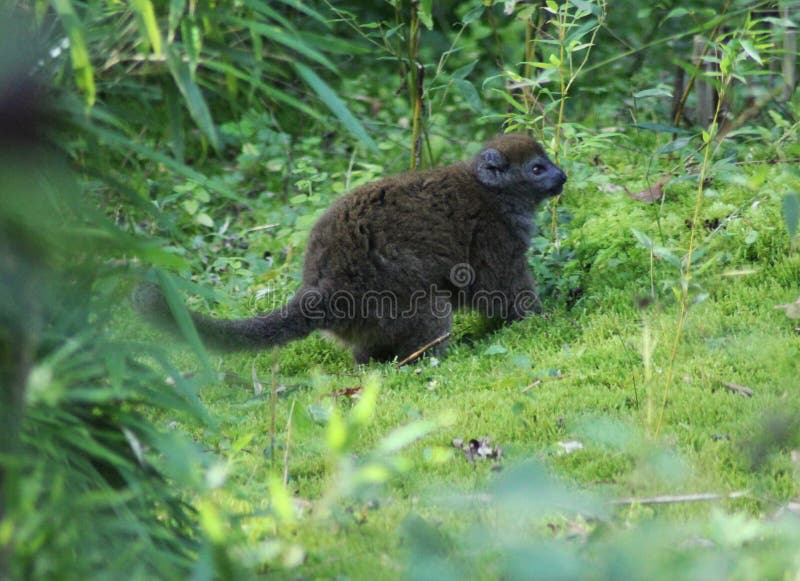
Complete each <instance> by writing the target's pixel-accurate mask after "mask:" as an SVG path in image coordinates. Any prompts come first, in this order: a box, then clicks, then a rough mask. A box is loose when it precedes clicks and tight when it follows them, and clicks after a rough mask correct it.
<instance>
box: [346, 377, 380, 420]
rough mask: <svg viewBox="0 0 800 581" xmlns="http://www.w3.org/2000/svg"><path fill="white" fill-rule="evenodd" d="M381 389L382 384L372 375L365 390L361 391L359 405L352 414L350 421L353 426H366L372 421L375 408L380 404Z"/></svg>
mask: <svg viewBox="0 0 800 581" xmlns="http://www.w3.org/2000/svg"><path fill="white" fill-rule="evenodd" d="M380 387H381V386H380V382H379V381H378V378H377V377H376V376H374V375H372V376H370V377H369V378H368V379H367V381H366V384H365V385H364V388H363V389H362V390H361V397H360V398H359V400H358V403H357V404H356V405H355V406H354V407H353V411H351V412H350V420H351V422H352V423H353V424H356V425H359V426H364V425H366V424H368V423H369V421H370V419H372V416H373V415H374V414H375V406H376V404H377V403H378V394H379V393H380Z"/></svg>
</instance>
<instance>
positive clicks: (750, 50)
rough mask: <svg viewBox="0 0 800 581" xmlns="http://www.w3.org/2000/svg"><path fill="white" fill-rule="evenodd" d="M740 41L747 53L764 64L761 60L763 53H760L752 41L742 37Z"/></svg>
mask: <svg viewBox="0 0 800 581" xmlns="http://www.w3.org/2000/svg"><path fill="white" fill-rule="evenodd" d="M740 42H741V44H742V48H743V49H744V52H746V53H747V56H749V57H750V58H751V59H753V60H754V61H756V62H757V63H758V64H763V62H762V61H761V55H759V54H758V51H757V50H756V47H754V46H753V43H752V42H750V41H749V40H747V39H742V40H741V41H740Z"/></svg>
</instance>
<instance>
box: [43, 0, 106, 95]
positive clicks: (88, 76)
mask: <svg viewBox="0 0 800 581" xmlns="http://www.w3.org/2000/svg"><path fill="white" fill-rule="evenodd" d="M51 1H52V4H53V9H54V10H55V11H56V14H58V16H59V18H61V23H62V24H63V26H64V31H65V32H66V33H67V36H68V37H69V54H70V59H71V61H72V71H73V74H74V76H75V83H76V84H77V85H78V88H79V89H80V91H81V92H82V93H83V96H84V99H85V101H86V104H87V105H88V106H89V107H91V106H93V105H94V102H95V97H96V89H95V86H94V70H93V68H92V63H91V61H90V60H89V51H88V49H87V47H86V37H85V35H84V33H83V23H82V22H81V20H80V18H78V14H77V13H76V12H75V8H74V7H73V6H72V2H71V1H70V0H51Z"/></svg>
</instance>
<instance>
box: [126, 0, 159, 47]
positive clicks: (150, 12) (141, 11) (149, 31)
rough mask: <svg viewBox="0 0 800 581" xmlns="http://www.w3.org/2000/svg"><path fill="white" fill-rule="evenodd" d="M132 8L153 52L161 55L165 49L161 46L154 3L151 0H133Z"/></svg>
mask: <svg viewBox="0 0 800 581" xmlns="http://www.w3.org/2000/svg"><path fill="white" fill-rule="evenodd" d="M131 9H132V10H133V11H134V13H135V14H136V20H137V21H138V22H139V28H140V29H141V30H142V33H143V36H145V37H146V38H147V41H148V43H149V44H150V47H151V48H152V50H153V54H155V55H161V54H162V50H163V49H162V46H161V32H160V31H159V30H158V23H157V22H156V13H155V10H154V9H153V3H152V2H150V0H133V1H132V2H131Z"/></svg>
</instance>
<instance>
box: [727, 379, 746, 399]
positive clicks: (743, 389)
mask: <svg viewBox="0 0 800 581" xmlns="http://www.w3.org/2000/svg"><path fill="white" fill-rule="evenodd" d="M720 383H721V384H722V385H723V386H725V387H726V388H727V389H729V390H731V391H732V392H733V393H738V394H739V395H743V396H744V397H753V390H752V389H750V388H749V387H745V386H744V385H737V384H735V383H729V382H727V381H720Z"/></svg>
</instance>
